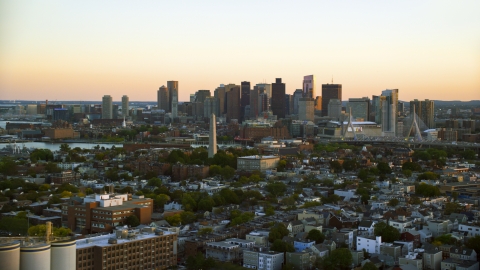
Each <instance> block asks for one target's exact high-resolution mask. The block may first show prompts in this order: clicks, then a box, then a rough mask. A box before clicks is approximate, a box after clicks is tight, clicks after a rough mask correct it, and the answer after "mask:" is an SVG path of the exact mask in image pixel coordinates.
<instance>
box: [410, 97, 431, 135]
mask: <svg viewBox="0 0 480 270" xmlns="http://www.w3.org/2000/svg"><path fill="white" fill-rule="evenodd" d="M413 108H415V113H416V114H417V115H418V118H420V120H422V121H423V123H425V125H426V126H427V127H428V128H435V118H434V109H435V104H434V102H433V100H428V99H425V100H424V101H421V100H418V99H415V100H412V101H410V117H412V114H413Z"/></svg>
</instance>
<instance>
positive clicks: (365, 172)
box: [358, 169, 368, 181]
mask: <svg viewBox="0 0 480 270" xmlns="http://www.w3.org/2000/svg"><path fill="white" fill-rule="evenodd" d="M358 178H359V179H360V180H362V181H365V180H367V178H368V170H366V169H361V170H360V171H359V172H358Z"/></svg>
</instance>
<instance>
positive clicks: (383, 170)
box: [377, 162, 392, 175]
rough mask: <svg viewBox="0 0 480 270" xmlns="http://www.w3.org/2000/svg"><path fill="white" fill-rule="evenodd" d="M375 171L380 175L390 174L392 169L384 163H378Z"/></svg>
mask: <svg viewBox="0 0 480 270" xmlns="http://www.w3.org/2000/svg"><path fill="white" fill-rule="evenodd" d="M377 169H378V171H379V173H380V174H381V175H385V174H390V173H392V168H390V165H388V163H386V162H379V163H378V164H377Z"/></svg>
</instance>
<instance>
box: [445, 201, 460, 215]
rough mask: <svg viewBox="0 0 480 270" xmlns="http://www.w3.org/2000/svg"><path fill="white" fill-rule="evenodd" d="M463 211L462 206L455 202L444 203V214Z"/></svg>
mask: <svg viewBox="0 0 480 270" xmlns="http://www.w3.org/2000/svg"><path fill="white" fill-rule="evenodd" d="M462 211H463V206H461V205H460V204H459V203H457V202H447V203H446V204H445V211H444V215H450V214H452V213H460V212H462Z"/></svg>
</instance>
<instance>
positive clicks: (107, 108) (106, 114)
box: [102, 95, 113, 119]
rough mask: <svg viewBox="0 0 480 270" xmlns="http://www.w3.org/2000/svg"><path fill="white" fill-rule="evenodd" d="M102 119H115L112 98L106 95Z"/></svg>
mask: <svg viewBox="0 0 480 270" xmlns="http://www.w3.org/2000/svg"><path fill="white" fill-rule="evenodd" d="M102 119H113V106H112V97H111V96H110V95H105V96H103V98H102Z"/></svg>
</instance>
